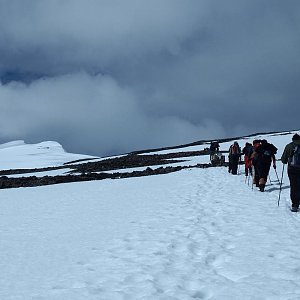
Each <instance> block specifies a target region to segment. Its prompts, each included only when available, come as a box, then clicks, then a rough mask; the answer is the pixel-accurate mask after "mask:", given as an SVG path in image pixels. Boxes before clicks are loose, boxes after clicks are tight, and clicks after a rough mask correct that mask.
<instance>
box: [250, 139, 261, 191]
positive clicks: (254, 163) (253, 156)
mask: <svg viewBox="0 0 300 300" xmlns="http://www.w3.org/2000/svg"><path fill="white" fill-rule="evenodd" d="M252 144H253V152H252V154H251V156H250V161H251V164H252V166H253V169H254V174H253V184H255V185H256V187H259V176H258V171H257V157H258V153H257V152H256V149H257V148H258V147H259V146H260V140H254V141H253V143H252Z"/></svg>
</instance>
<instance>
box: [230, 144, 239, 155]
mask: <svg viewBox="0 0 300 300" xmlns="http://www.w3.org/2000/svg"><path fill="white" fill-rule="evenodd" d="M240 153H241V149H240V147H239V146H238V145H231V146H230V150H229V154H231V155H239V154H240Z"/></svg>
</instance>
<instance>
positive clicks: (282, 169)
mask: <svg viewBox="0 0 300 300" xmlns="http://www.w3.org/2000/svg"><path fill="white" fill-rule="evenodd" d="M283 166H284V165H283ZM283 169H284V168H283ZM283 169H282V170H283ZM274 171H275V174H276V177H277V180H278V182H280V180H279V177H278V173H277V171H276V169H274Z"/></svg>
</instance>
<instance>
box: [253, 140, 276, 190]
mask: <svg viewBox="0 0 300 300" xmlns="http://www.w3.org/2000/svg"><path fill="white" fill-rule="evenodd" d="M255 152H256V156H255V157H254V159H255V160H256V162H255V165H256V172H257V178H258V187H259V190H260V191H261V192H264V190H265V186H266V182H267V180H268V175H269V172H270V167H271V163H273V168H274V169H276V158H275V154H276V153H277V148H276V147H275V146H274V145H273V144H270V143H268V141H267V140H261V141H260V145H258V146H257V148H256V149H255ZM257 178H256V180H257ZM255 183H256V185H257V181H256V182H255Z"/></svg>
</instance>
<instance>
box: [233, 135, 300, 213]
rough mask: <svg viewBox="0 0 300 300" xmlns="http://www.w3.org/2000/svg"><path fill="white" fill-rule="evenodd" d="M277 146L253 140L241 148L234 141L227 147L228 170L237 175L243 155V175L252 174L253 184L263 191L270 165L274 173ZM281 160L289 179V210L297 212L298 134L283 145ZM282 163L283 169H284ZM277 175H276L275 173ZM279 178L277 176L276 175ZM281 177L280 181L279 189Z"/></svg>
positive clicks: (299, 194) (299, 177)
mask: <svg viewBox="0 0 300 300" xmlns="http://www.w3.org/2000/svg"><path fill="white" fill-rule="evenodd" d="M276 153H277V148H276V147H275V146H274V145H273V144H271V143H269V142H268V141H267V140H265V139H262V140H258V139H256V140H254V141H253V143H252V144H251V143H248V142H247V143H246V144H245V146H244V147H243V149H241V147H240V146H239V144H238V142H234V143H233V144H232V145H231V146H230V148H229V154H228V160H229V164H228V172H229V173H231V174H233V175H237V173H238V166H239V162H240V161H241V158H242V156H244V163H245V175H246V176H252V178H253V185H255V186H256V187H258V188H259V190H260V191H261V192H264V190H265V186H266V183H267V180H268V176H269V172H270V168H271V166H273V168H274V170H275V172H276V175H277V171H276V157H275V155H276ZM281 162H282V163H283V164H284V165H285V164H288V170H287V172H288V177H289V181H290V197H291V201H292V207H291V211H293V212H297V211H298V208H299V204H300V135H299V134H294V136H293V137H292V142H290V143H289V144H287V145H286V146H285V149H284V152H283V154H282V156H281ZM284 165H283V171H284ZM283 171H282V176H283ZM277 177H278V175H277ZM278 180H279V177H278ZM281 184H282V178H281V182H280V189H281Z"/></svg>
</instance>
